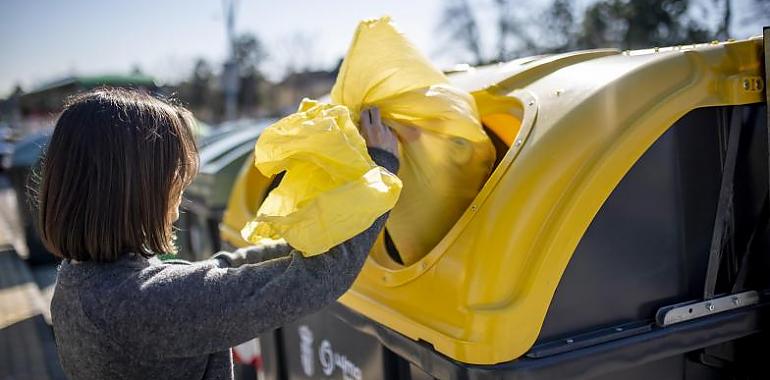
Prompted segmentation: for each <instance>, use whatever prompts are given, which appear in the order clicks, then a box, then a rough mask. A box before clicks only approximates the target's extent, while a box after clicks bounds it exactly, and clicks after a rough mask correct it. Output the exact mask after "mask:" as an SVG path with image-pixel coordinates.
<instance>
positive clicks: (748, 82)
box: [743, 79, 751, 90]
mask: <svg viewBox="0 0 770 380" xmlns="http://www.w3.org/2000/svg"><path fill="white" fill-rule="evenodd" d="M749 88H751V82H750V81H749V80H748V79H744V80H743V89H744V90H748V89H749Z"/></svg>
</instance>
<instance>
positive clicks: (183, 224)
mask: <svg viewBox="0 0 770 380" xmlns="http://www.w3.org/2000/svg"><path fill="white" fill-rule="evenodd" d="M269 123H270V121H269V120H262V121H256V122H253V123H251V124H248V125H241V126H238V127H237V128H233V129H232V130H230V131H228V132H226V133H222V134H219V135H217V136H216V137H215V138H214V141H210V140H209V141H205V142H204V144H202V145H204V146H203V147H202V148H201V149H200V150H199V153H200V171H199V173H198V175H197V176H196V177H195V179H194V180H193V182H192V183H191V184H190V186H189V187H188V188H187V190H186V191H185V193H184V200H183V204H182V212H181V213H180V222H179V228H178V232H177V244H178V245H179V246H180V252H179V256H180V257H181V258H183V259H187V260H203V259H206V258H208V257H210V256H211V255H212V254H213V253H214V252H216V251H218V250H219V249H220V247H221V246H220V238H219V223H220V221H221V220H222V214H223V212H224V210H225V206H226V204H227V200H228V197H229V195H230V190H231V188H232V185H233V182H235V178H236V176H237V174H238V172H239V171H240V168H241V167H242V166H243V163H244V161H245V160H246V158H247V157H248V156H249V155H250V154H251V152H252V151H253V150H254V144H255V142H256V140H257V137H259V134H260V132H261V131H262V129H264V128H265V127H266V126H267V125H268V124H269Z"/></svg>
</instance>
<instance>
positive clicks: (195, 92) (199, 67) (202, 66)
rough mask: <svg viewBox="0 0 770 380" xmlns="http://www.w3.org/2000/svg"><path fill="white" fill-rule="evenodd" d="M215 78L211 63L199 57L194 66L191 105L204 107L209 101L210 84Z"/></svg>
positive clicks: (191, 82) (191, 83)
mask: <svg viewBox="0 0 770 380" xmlns="http://www.w3.org/2000/svg"><path fill="white" fill-rule="evenodd" d="M212 78H213V74H212V70H211V65H209V63H208V62H207V61H206V60H205V59H203V58H198V60H197V61H195V67H194V68H193V75H192V79H191V80H190V92H191V93H190V95H189V96H190V99H189V102H190V106H192V107H195V108H202V107H204V106H205V105H206V104H208V103H209V100H210V89H209V88H210V86H211V81H212Z"/></svg>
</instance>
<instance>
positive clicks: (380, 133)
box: [361, 108, 398, 158]
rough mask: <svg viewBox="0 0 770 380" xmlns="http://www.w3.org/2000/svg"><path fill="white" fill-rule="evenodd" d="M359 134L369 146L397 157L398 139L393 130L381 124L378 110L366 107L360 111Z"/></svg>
mask: <svg viewBox="0 0 770 380" xmlns="http://www.w3.org/2000/svg"><path fill="white" fill-rule="evenodd" d="M361 136H363V137H364V140H366V145H367V146H369V147H370V148H379V149H382V150H384V151H386V152H389V153H391V154H393V155H394V156H396V157H397V158H398V140H397V139H396V135H395V134H393V131H391V130H390V128H388V127H387V126H385V125H384V124H382V119H380V110H379V109H377V108H367V109H365V110H363V111H362V112H361Z"/></svg>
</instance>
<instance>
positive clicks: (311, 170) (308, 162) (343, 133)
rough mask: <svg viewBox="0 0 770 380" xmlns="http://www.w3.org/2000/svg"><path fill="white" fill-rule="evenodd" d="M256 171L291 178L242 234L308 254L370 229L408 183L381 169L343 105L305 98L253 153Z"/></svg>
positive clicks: (267, 132)
mask: <svg viewBox="0 0 770 380" xmlns="http://www.w3.org/2000/svg"><path fill="white" fill-rule="evenodd" d="M254 159H255V164H256V166H257V168H258V169H259V170H260V171H261V172H262V173H263V174H265V175H267V176H272V175H275V174H278V173H280V172H282V171H284V170H285V171H286V174H285V176H284V178H283V180H282V181H281V183H280V185H279V186H278V187H277V188H276V189H274V190H273V191H271V192H270V194H269V195H268V197H267V198H266V199H265V201H264V202H263V203H262V205H261V207H260V209H259V211H258V212H257V217H256V218H255V219H254V220H253V221H251V222H249V223H248V224H247V225H246V226H245V227H244V229H243V230H242V231H241V233H242V235H243V237H244V239H246V240H248V241H251V242H253V243H257V242H258V241H260V240H262V239H266V238H267V239H279V238H284V239H285V240H286V241H287V242H288V243H289V244H290V245H291V246H292V247H294V248H296V249H298V250H299V251H301V252H302V253H303V254H305V255H306V256H312V255H317V254H320V253H323V252H326V251H327V250H329V249H330V248H331V247H333V246H335V245H337V244H339V243H342V242H344V241H345V240H348V239H350V238H352V237H353V236H355V235H356V234H358V233H360V232H361V231H363V230H364V229H366V228H367V227H369V226H370V225H371V224H372V223H373V222H374V220H375V219H376V218H377V217H379V216H380V215H382V214H384V213H385V212H386V211H388V210H390V209H391V208H392V207H393V205H394V204H395V203H396V200H398V196H399V193H400V191H401V181H400V180H399V179H398V177H396V176H395V175H393V174H391V173H390V172H388V171H387V170H385V169H384V168H381V167H379V166H377V165H376V164H375V163H374V162H373V161H372V159H371V158H370V157H369V154H368V153H367V151H366V142H365V141H364V139H363V138H362V137H361V135H360V134H359V133H358V130H357V128H356V126H355V125H354V124H353V121H352V120H351V118H350V114H349V112H348V109H347V108H345V107H343V106H332V105H328V104H320V103H317V102H314V101H310V100H307V99H306V100H304V101H303V102H302V104H300V106H299V110H298V112H297V113H294V114H292V115H289V116H287V117H286V118H283V119H281V120H280V121H278V122H277V123H275V124H273V125H271V126H270V127H268V128H267V129H265V131H264V132H262V135H261V136H260V138H259V140H258V141H257V144H256V147H255V150H254Z"/></svg>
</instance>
